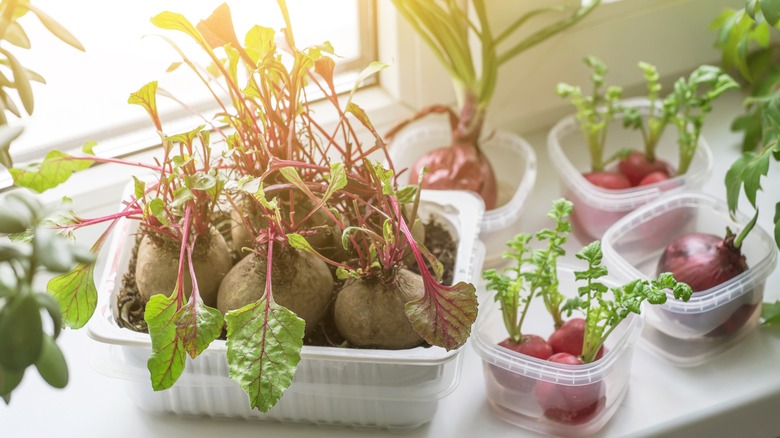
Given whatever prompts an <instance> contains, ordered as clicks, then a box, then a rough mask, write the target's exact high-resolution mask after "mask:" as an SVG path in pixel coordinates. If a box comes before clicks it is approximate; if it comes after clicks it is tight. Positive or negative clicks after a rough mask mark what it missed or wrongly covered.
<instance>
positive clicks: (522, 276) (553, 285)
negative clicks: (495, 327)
mask: <svg viewBox="0 0 780 438" xmlns="http://www.w3.org/2000/svg"><path fill="white" fill-rule="evenodd" d="M571 211H572V203H571V202H570V201H567V200H565V199H559V200H557V201H555V202H553V207H552V209H551V210H550V212H549V213H548V214H547V216H548V217H549V218H550V219H552V220H553V221H555V228H554V229H542V230H540V231H538V232H537V233H536V234H535V235H534V236H532V235H531V234H528V233H520V234H518V235H516V236H515V237H514V238H512V240H510V241H509V242H508V243H507V246H508V247H509V251H505V252H504V254H503V257H504V258H506V259H510V260H513V261H514V262H515V265H514V266H512V267H509V268H507V269H506V270H505V271H504V272H503V273H498V272H497V271H496V270H495V269H489V270H487V271H485V272H484V273H483V275H482V276H483V278H484V279H485V280H487V290H489V291H495V296H494V299H495V300H496V301H498V302H500V303H501V314H502V316H503V318H504V327H505V328H506V330H507V333H508V334H509V337H510V339H512V340H513V341H514V342H518V343H519V342H521V341H522V339H523V332H522V326H523V321H524V320H525V317H526V316H527V314H528V309H529V308H530V304H531V300H532V299H533V298H534V297H542V299H543V301H544V304H545V307H546V308H547V310H548V312H549V313H550V314H551V316H552V317H553V322H554V325H555V327H556V328H558V327H560V326H561V325H563V319H562V317H561V311H562V310H561V304H562V303H563V299H564V297H563V294H561V293H560V291H559V290H558V275H557V266H558V265H557V259H558V257H560V256H562V255H565V254H566V251H565V250H564V249H563V245H564V244H565V243H566V239H567V236H568V235H569V233H570V232H571V223H570V222H569V221H568V217H569V215H570V214H571ZM533 238H536V240H537V241H538V242H540V243H543V242H546V243H547V245H546V247H544V248H540V249H533V248H532V247H531V245H530V243H531V240H532V239H533ZM518 313H519V314H518Z"/></svg>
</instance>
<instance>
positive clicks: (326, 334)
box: [116, 217, 458, 347]
mask: <svg viewBox="0 0 780 438" xmlns="http://www.w3.org/2000/svg"><path fill="white" fill-rule="evenodd" d="M218 229H220V228H219V227H218ZM220 231H221V232H222V234H223V236H225V237H226V238H229V237H230V231H229V229H228V230H227V232H225V230H224V229H220ZM141 237H142V235H141V234H140V233H139V234H138V235H137V236H136V238H135V243H134V245H133V252H132V255H131V257H130V262H129V264H128V270H127V272H126V273H125V274H124V276H123V277H122V288H121V289H120V291H119V297H118V302H117V305H118V309H119V315H117V318H116V319H117V323H118V324H119V326H120V327H123V328H128V329H130V330H134V331H137V332H143V333H148V329H147V326H146V321H144V311H145V307H146V305H145V303H144V302H143V300H142V299H141V296H140V294H139V293H138V288H137V287H136V284H135V264H136V255H137V252H138V245H139V243H140V242H141ZM228 243H230V241H228ZM457 245H458V242H457V241H456V240H455V239H454V238H453V236H452V235H451V234H450V233H449V231H447V229H446V228H445V227H444V226H443V225H442V224H440V223H438V222H436V220H435V218H433V217H430V218H429V219H428V222H427V223H426V224H425V247H426V248H428V250H429V251H430V252H431V253H432V254H433V255H434V256H435V257H436V258H437V259H438V260H439V262H440V263H441V264H442V266H443V268H444V272H443V275H442V283H443V284H452V280H453V277H454V273H455V256H456V252H457ZM235 261H236V259H234V262H235ZM408 268H409V270H411V271H413V272H416V273H418V274H419V273H420V270H419V268H418V267H417V266H416V265H415V266H409V267H408ZM332 306H333V301H332V302H331V307H332ZM222 338H223V339H224V332H223V336H222ZM304 344H305V345H316V346H334V347H336V346H337V347H347V346H348V344H347V342H346V340H344V338H343V337H342V336H341V334H340V333H339V332H338V330H337V329H336V324H335V322H334V320H333V311H332V309H331V310H330V311H328V316H327V317H326V318H325V320H324V321H323V322H322V323H321V325H320V327H319V328H318V329H317V330H315V331H314V333H312V334H311V335H310V336H308V337H307V338H306V339H304Z"/></svg>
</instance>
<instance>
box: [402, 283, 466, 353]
mask: <svg viewBox="0 0 780 438" xmlns="http://www.w3.org/2000/svg"><path fill="white" fill-rule="evenodd" d="M423 282H424V284H425V295H424V296H423V297H422V298H420V299H419V300H415V301H411V302H409V303H406V315H407V316H408V317H409V320H410V321H411V322H412V326H413V327H414V329H415V330H416V331H417V333H419V334H420V336H422V337H423V339H425V341H426V342H428V343H429V344H432V345H436V346H439V347H444V348H445V349H447V350H454V349H456V348H458V347H460V346H461V345H463V344H464V343H465V342H466V340H467V339H468V337H469V335H470V334H471V325H472V324H474V321H475V320H476V319H477V296H476V293H475V288H474V286H473V285H471V284H468V283H463V282H460V283H458V284H456V285H454V286H442V285H441V284H438V283H436V282H435V281H432V280H428V278H425V277H424V281H423Z"/></svg>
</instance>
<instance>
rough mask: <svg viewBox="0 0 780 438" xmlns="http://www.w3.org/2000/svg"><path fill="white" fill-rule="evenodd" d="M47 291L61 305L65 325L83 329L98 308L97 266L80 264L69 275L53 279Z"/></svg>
mask: <svg viewBox="0 0 780 438" xmlns="http://www.w3.org/2000/svg"><path fill="white" fill-rule="evenodd" d="M47 289H48V291H49V294H51V295H52V296H53V297H54V299H55V300H57V302H58V303H59V305H60V310H62V319H63V320H64V321H65V325H66V326H68V327H70V328H74V329H77V328H81V327H83V326H84V324H86V323H87V321H89V318H91V317H92V314H93V313H95V308H96V307H97V288H96V287H95V264H94V263H89V264H80V265H78V266H76V267H75V268H74V269H73V270H72V271H70V272H68V273H67V274H63V275H58V276H56V277H54V278H52V279H51V280H49V284H48V286H47Z"/></svg>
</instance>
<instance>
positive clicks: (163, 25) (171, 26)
mask: <svg viewBox="0 0 780 438" xmlns="http://www.w3.org/2000/svg"><path fill="white" fill-rule="evenodd" d="M151 22H152V24H154V25H155V26H157V27H159V28H160V29H167V30H178V31H180V32H184V33H186V34H187V35H189V36H190V37H192V38H193V39H194V40H195V41H196V42H197V43H198V44H200V45H201V46H202V47H204V48H206V47H210V46H209V43H208V41H206V39H205V38H203V35H201V34H200V32H199V31H198V30H197V29H196V28H195V26H193V25H192V23H190V21H189V20H187V18H185V17H184V15H181V14H177V13H175V12H169V11H165V12H161V13H159V14H157V15H155V16H154V17H152V19H151Z"/></svg>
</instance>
